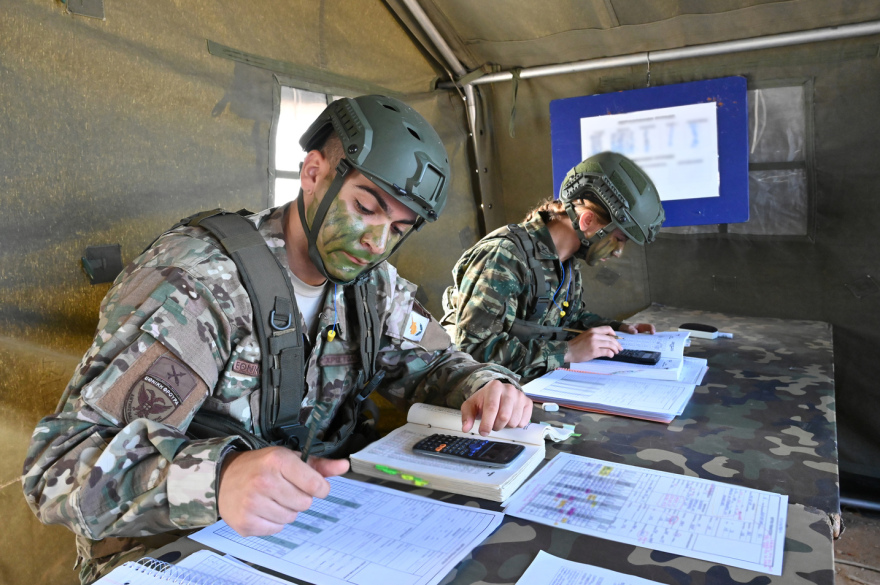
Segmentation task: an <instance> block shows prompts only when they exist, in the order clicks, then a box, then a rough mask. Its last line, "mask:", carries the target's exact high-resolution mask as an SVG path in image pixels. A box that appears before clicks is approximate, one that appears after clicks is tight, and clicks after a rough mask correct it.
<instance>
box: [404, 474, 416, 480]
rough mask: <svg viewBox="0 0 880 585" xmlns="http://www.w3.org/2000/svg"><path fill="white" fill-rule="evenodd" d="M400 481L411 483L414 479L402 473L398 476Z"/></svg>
mask: <svg viewBox="0 0 880 585" xmlns="http://www.w3.org/2000/svg"><path fill="white" fill-rule="evenodd" d="M400 479H405V480H406V481H412V480H414V479H415V478H414V477H413V476H411V475H410V474H408V473H403V474H401V475H400Z"/></svg>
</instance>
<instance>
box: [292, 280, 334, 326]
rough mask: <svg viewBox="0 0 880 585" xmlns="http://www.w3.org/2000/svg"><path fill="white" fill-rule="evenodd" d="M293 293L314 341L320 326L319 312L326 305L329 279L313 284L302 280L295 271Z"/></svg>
mask: <svg viewBox="0 0 880 585" xmlns="http://www.w3.org/2000/svg"><path fill="white" fill-rule="evenodd" d="M290 274H291V275H292V276H293V279H292V282H293V293H294V295H295V296H296V305H297V307H299V312H300V313H302V316H303V320H304V321H305V322H306V329H307V330H308V332H309V339H310V340H312V341H314V339H315V333H316V332H317V328H318V313H319V311H320V310H321V307H322V306H323V305H324V294H325V293H326V292H327V281H324V284H321V285H318V286H312V285H310V284H306V283H304V282H303V281H301V280H300V279H299V278H297V276H296V275H295V274H293V272H291V273H290Z"/></svg>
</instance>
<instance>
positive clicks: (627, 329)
mask: <svg viewBox="0 0 880 585" xmlns="http://www.w3.org/2000/svg"><path fill="white" fill-rule="evenodd" d="M617 330H618V331H623V332H624V333H632V334H636V333H650V334H651V335H653V334H655V333H657V329H656V328H655V327H654V326H653V325H651V324H650V323H636V324H635V325H633V324H632V323H621V324H620V327H618V328H617Z"/></svg>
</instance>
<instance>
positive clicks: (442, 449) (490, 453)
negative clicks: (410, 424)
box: [413, 434, 525, 467]
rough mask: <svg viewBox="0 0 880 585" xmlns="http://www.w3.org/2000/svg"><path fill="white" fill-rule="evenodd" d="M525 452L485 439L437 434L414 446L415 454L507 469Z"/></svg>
mask: <svg viewBox="0 0 880 585" xmlns="http://www.w3.org/2000/svg"><path fill="white" fill-rule="evenodd" d="M524 450H525V447H523V446H522V445H517V444H515V443H503V442H501V441H490V440H488V439H483V438H479V439H477V438H473V439H472V438H466V437H455V436H453V435H440V434H435V435H431V436H430V437H425V438H424V439H422V440H421V441H419V442H418V443H416V444H415V445H413V453H418V454H420V455H430V456H432V457H442V458H443V459H449V460H450V461H459V462H465V461H467V462H468V463H474V464H476V465H485V466H487V467H507V466H508V465H510V464H511V463H513V461H514V460H515V459H516V458H517V457H519V456H520V454H521V453H522V452H523V451H524Z"/></svg>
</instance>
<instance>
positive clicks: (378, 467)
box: [376, 465, 398, 475]
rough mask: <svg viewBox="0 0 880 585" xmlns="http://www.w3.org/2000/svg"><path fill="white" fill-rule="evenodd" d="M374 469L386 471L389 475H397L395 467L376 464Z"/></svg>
mask: <svg viewBox="0 0 880 585" xmlns="http://www.w3.org/2000/svg"><path fill="white" fill-rule="evenodd" d="M376 469H378V470H379V471H381V472H383V473H387V474H389V475H397V473H398V471H397V470H396V469H391V468H390V467H385V466H384V465H377V466H376Z"/></svg>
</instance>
